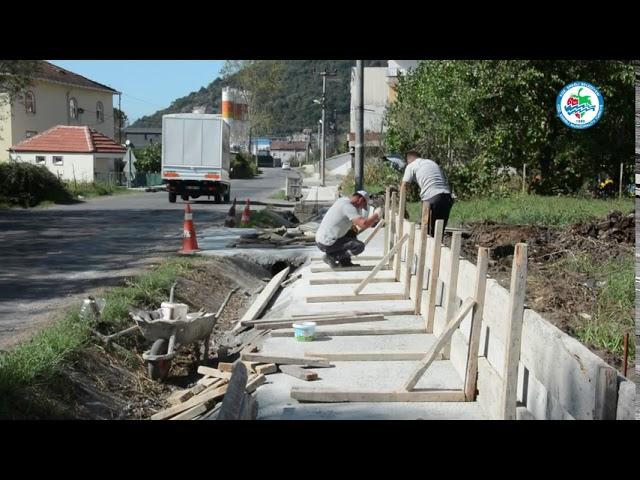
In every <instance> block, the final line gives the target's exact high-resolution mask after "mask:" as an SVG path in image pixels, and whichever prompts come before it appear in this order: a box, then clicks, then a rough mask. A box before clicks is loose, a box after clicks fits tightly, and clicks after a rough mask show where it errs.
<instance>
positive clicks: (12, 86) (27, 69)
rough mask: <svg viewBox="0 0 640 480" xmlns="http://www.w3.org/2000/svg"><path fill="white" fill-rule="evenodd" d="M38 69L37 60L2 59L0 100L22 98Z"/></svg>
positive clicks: (0, 62)
mask: <svg viewBox="0 0 640 480" xmlns="http://www.w3.org/2000/svg"><path fill="white" fill-rule="evenodd" d="M37 70H38V61H37V60H0V102H9V101H11V102H12V101H14V100H15V99H20V98H22V97H23V95H24V91H25V89H26V88H27V87H28V86H30V85H32V84H33V76H34V74H35V73H36V72H37ZM0 104H1V103H0Z"/></svg>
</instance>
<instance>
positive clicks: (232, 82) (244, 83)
mask: <svg viewBox="0 0 640 480" xmlns="http://www.w3.org/2000/svg"><path fill="white" fill-rule="evenodd" d="M220 73H221V76H222V79H223V81H224V82H225V83H227V84H228V85H229V86H231V87H235V88H237V89H238V90H240V94H241V95H242V97H243V100H244V101H245V102H246V104H247V117H248V119H247V120H248V121H249V140H250V139H251V135H252V134H255V135H263V134H266V133H269V132H270V129H271V123H272V120H273V111H272V110H271V109H270V108H267V107H266V106H267V105H268V104H269V102H270V101H273V99H275V98H276V97H277V96H278V95H279V93H280V89H281V75H282V61H280V60H227V61H226V62H225V64H224V66H223V67H222V71H221V72H220Z"/></svg>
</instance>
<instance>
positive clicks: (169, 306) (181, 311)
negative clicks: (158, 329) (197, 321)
mask: <svg viewBox="0 0 640 480" xmlns="http://www.w3.org/2000/svg"><path fill="white" fill-rule="evenodd" d="M160 309H161V310H162V318H164V319H165V320H186V319H187V312H188V311H189V306H188V305H186V304H184V303H171V302H162V303H161V304H160ZM172 311H173V315H172Z"/></svg>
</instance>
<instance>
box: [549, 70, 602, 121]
mask: <svg viewBox="0 0 640 480" xmlns="http://www.w3.org/2000/svg"><path fill="white" fill-rule="evenodd" d="M556 110H557V112H558V116H559V117H560V120H562V121H563V122H564V124H565V125H567V126H569V127H571V128H578V129H583V128H589V127H593V126H594V125H595V124H596V123H598V120H600V117H602V113H603V112H604V99H603V98H602V94H601V93H600V91H599V90H598V89H597V88H596V87H594V86H593V85H591V84H590V83H588V82H573V83H570V84H569V85H566V86H565V87H564V88H563V89H562V90H560V93H559V94H558V98H557V99H556Z"/></svg>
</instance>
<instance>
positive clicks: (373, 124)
mask: <svg viewBox="0 0 640 480" xmlns="http://www.w3.org/2000/svg"><path fill="white" fill-rule="evenodd" d="M417 65H418V60H388V66H387V67H367V68H365V69H364V131H365V146H380V144H381V141H382V134H383V132H384V131H385V130H386V128H385V126H384V114H385V111H386V109H387V106H389V105H390V104H391V103H393V102H395V100H396V88H397V86H398V78H399V76H401V75H404V74H406V73H407V71H408V70H409V69H410V68H415V67H416V66H417ZM355 86H356V69H355V67H354V68H352V69H351V115H350V124H349V126H350V128H349V134H348V140H349V146H350V147H354V146H355V131H356V104H357V98H356V95H355V93H356V90H355Z"/></svg>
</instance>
